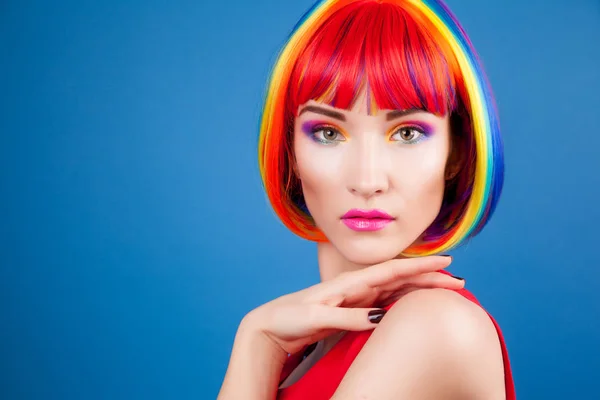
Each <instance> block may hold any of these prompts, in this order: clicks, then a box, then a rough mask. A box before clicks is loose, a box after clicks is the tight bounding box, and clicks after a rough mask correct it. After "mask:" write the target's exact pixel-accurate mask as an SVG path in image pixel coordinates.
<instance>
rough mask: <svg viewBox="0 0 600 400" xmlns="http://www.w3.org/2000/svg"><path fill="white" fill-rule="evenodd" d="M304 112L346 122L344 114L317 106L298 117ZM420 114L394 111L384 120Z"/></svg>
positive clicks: (411, 111)
mask: <svg viewBox="0 0 600 400" xmlns="http://www.w3.org/2000/svg"><path fill="white" fill-rule="evenodd" d="M305 112H314V113H316V114H321V115H325V116H327V117H331V118H335V119H338V120H340V121H345V120H346V116H345V115H344V114H342V113H341V112H337V111H333V110H329V109H327V108H323V107H319V106H306V107H304V108H303V109H302V110H300V112H299V113H298V116H300V115H302V114H303V113H305ZM420 112H424V110H421V109H419V108H408V109H406V110H394V111H390V112H388V113H387V115H386V117H385V119H386V120H387V121H391V120H394V119H396V118H400V117H405V116H407V115H411V114H415V113H420Z"/></svg>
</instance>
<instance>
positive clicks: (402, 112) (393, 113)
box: [385, 108, 425, 121]
mask: <svg viewBox="0 0 600 400" xmlns="http://www.w3.org/2000/svg"><path fill="white" fill-rule="evenodd" d="M424 111H425V110H421V109H420V108H407V109H406V110H394V111H390V112H389V113H388V114H387V115H386V117H385V119H386V120H387V121H391V120H393V119H396V118H400V117H406V116H407V115H411V114H416V113H420V112H424Z"/></svg>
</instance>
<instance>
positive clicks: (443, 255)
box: [440, 254, 452, 258]
mask: <svg viewBox="0 0 600 400" xmlns="http://www.w3.org/2000/svg"><path fill="white" fill-rule="evenodd" d="M440 255H441V256H442V257H448V258H452V256H451V255H450V254H440Z"/></svg>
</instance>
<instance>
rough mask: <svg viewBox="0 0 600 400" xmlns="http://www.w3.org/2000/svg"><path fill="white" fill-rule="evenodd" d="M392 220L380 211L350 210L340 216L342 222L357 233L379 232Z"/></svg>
mask: <svg viewBox="0 0 600 400" xmlns="http://www.w3.org/2000/svg"><path fill="white" fill-rule="evenodd" d="M394 220H395V218H394V217H392V216H391V215H389V214H388V213H386V212H384V211H381V210H358V209H352V210H350V211H348V212H347V213H346V214H344V215H343V216H342V222H343V223H344V224H345V225H346V226H347V227H348V228H350V229H352V230H353V231H357V232H373V231H379V230H381V229H383V228H385V227H386V226H387V225H388V224H389V223H391V222H393V221H394Z"/></svg>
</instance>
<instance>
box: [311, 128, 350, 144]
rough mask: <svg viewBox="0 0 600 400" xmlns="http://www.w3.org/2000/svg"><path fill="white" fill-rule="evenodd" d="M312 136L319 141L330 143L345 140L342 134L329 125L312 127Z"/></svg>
mask: <svg viewBox="0 0 600 400" xmlns="http://www.w3.org/2000/svg"><path fill="white" fill-rule="evenodd" d="M312 136H313V138H314V139H315V140H316V141H318V142H321V143H325V144H330V143H332V142H343V141H344V140H346V138H344V135H342V134H341V133H340V131H338V130H337V129H335V128H333V127H331V126H316V127H314V128H313V129H312Z"/></svg>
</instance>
